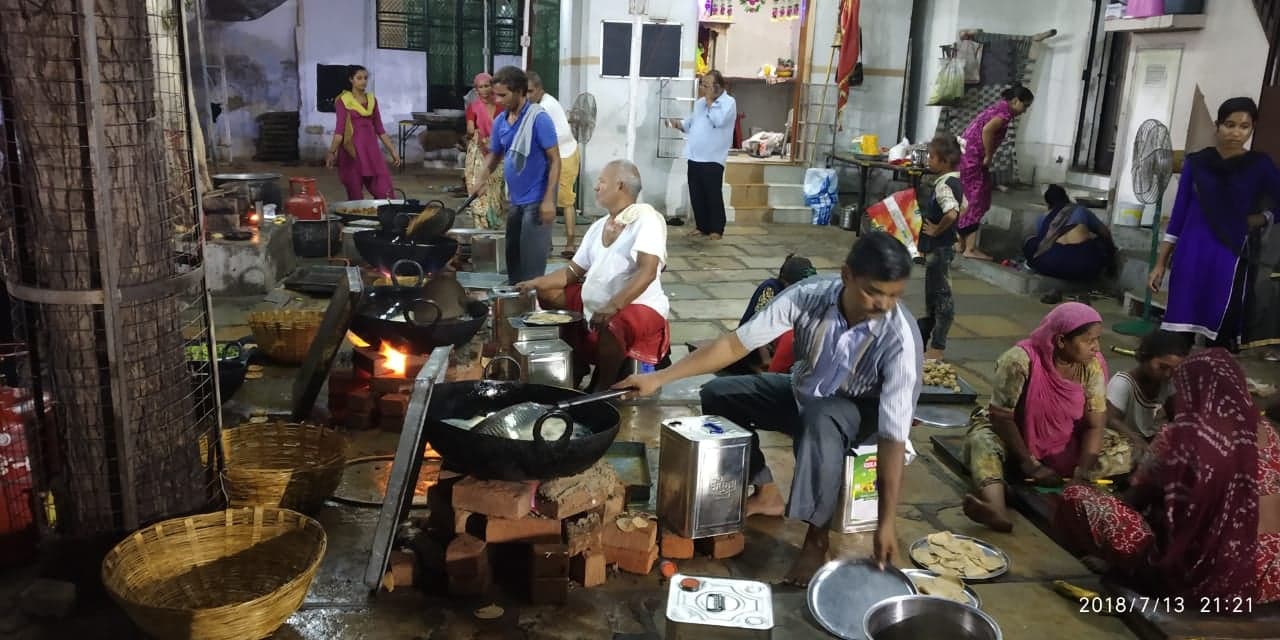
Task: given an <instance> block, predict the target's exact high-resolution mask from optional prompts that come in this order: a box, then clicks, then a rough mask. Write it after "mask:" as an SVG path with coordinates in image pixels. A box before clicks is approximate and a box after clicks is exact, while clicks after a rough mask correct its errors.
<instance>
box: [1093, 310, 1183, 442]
mask: <svg viewBox="0 0 1280 640" xmlns="http://www.w3.org/2000/svg"><path fill="white" fill-rule="evenodd" d="M1189 353H1191V344H1190V343H1189V342H1188V341H1187V339H1186V337H1185V336H1182V335H1179V334H1176V333H1172V332H1169V331H1153V332H1151V333H1148V334H1147V335H1146V336H1144V337H1143V338H1142V342H1141V343H1139V344H1138V351H1137V353H1135V354H1134V357H1135V358H1136V359H1137V360H1138V366H1136V367H1134V368H1132V369H1130V370H1128V371H1121V372H1120V373H1117V374H1116V375H1114V376H1112V377H1111V382H1108V383H1107V426H1109V427H1111V428H1112V429H1115V430H1116V431H1118V432H1119V433H1120V434H1121V435H1123V436H1125V437H1127V438H1129V442H1130V443H1131V444H1132V445H1133V450H1134V453H1135V454H1139V453H1141V452H1143V451H1145V450H1146V448H1147V443H1148V442H1150V441H1151V439H1152V438H1154V437H1155V435H1156V433H1157V432H1159V431H1160V427H1161V425H1163V424H1164V422H1165V417H1164V415H1165V410H1164V405H1165V402H1166V401H1168V400H1169V397H1170V396H1172V395H1173V388H1172V387H1171V386H1170V385H1169V380H1170V379H1171V378H1173V371H1174V370H1175V369H1177V368H1178V365H1179V364H1182V359H1183V358H1186V357H1187V354H1189ZM1135 457H1137V455H1135Z"/></svg>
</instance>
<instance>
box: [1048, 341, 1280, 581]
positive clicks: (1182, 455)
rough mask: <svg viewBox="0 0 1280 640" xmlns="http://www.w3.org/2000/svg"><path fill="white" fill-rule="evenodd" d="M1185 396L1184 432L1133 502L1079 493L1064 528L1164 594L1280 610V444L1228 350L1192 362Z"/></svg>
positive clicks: (1182, 386) (1062, 515)
mask: <svg viewBox="0 0 1280 640" xmlns="http://www.w3.org/2000/svg"><path fill="white" fill-rule="evenodd" d="M1173 386H1174V396H1173V409H1174V419H1173V422H1171V423H1170V424H1169V425H1167V426H1165V427H1164V429H1162V430H1161V431H1160V433H1159V434H1158V435H1156V438H1155V440H1154V441H1152V443H1151V448H1150V449H1149V451H1148V452H1147V455H1146V456H1145V457H1144V458H1143V460H1142V462H1141V463H1140V464H1139V465H1138V469H1137V470H1136V471H1134V473H1133V475H1132V476H1131V477H1130V480H1129V489H1128V490H1127V491H1126V492H1125V493H1124V495H1123V497H1122V498H1120V499H1118V498H1116V497H1113V496H1111V495H1108V494H1106V493H1103V492H1101V491H1099V490H1097V489H1095V488H1093V487H1090V486H1085V485H1080V486H1072V487H1068V488H1067V489H1066V490H1065V491H1063V494H1062V499H1063V502H1062V506H1061V507H1059V509H1058V514H1057V516H1056V522H1057V526H1058V527H1059V529H1060V530H1061V531H1062V532H1063V533H1065V534H1066V535H1067V537H1068V539H1069V540H1071V541H1072V542H1073V543H1074V544H1075V545H1077V546H1078V547H1080V548H1079V549H1077V551H1083V552H1085V553H1087V554H1089V555H1092V556H1094V557H1095V558H1099V559H1101V560H1103V561H1104V562H1106V563H1107V564H1109V565H1110V567H1111V568H1112V569H1113V570H1115V571H1117V572H1118V573H1120V574H1122V575H1124V576H1126V577H1128V578H1130V579H1132V580H1133V581H1134V583H1135V585H1134V586H1137V587H1139V588H1141V589H1144V590H1146V591H1148V592H1150V593H1151V594H1152V595H1157V594H1158V595H1159V596H1169V597H1182V598H1189V599H1191V598H1195V599H1198V598H1241V599H1245V598H1247V599H1251V600H1252V601H1253V602H1255V603H1262V602H1274V601H1277V600H1280V438H1277V436H1276V431H1275V428H1274V427H1273V426H1272V425H1271V423H1269V422H1268V421H1267V420H1266V419H1265V418H1263V417H1262V415H1261V414H1260V412H1259V411H1258V407H1257V406H1256V405H1254V403H1253V399H1252V398H1251V397H1250V395H1249V392H1248V390H1247V388H1246V384H1245V376H1244V371H1243V370H1241V368H1240V365H1239V364H1237V363H1236V361H1235V360H1234V359H1233V358H1232V357H1231V355H1230V354H1229V353H1227V351H1226V350H1224V349H1207V350H1205V351H1201V352H1199V353H1196V354H1195V355H1193V356H1191V357H1189V358H1187V359H1186V360H1185V361H1184V362H1183V363H1182V365H1181V366H1180V367H1178V370H1177V371H1176V372H1175V373H1174V376H1173ZM1144 515H1145V517H1144ZM1195 604H1197V605H1198V604H1199V601H1198V600H1197V601H1196V603H1195ZM1188 605H1189V606H1190V605H1191V603H1188Z"/></svg>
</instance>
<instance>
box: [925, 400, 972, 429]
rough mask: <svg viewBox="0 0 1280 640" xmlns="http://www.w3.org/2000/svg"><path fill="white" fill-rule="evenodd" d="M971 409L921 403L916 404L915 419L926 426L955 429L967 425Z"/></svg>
mask: <svg viewBox="0 0 1280 640" xmlns="http://www.w3.org/2000/svg"><path fill="white" fill-rule="evenodd" d="M972 413H973V410H971V409H969V408H967V407H958V406H955V405H950V406H948V405H937V404H921V405H917V406H916V414H915V419H916V420H917V421H918V422H919V423H920V424H923V425H925V426H927V427H938V428H940V429H956V428H959V427H966V426H968V425H969V415H970V414H972Z"/></svg>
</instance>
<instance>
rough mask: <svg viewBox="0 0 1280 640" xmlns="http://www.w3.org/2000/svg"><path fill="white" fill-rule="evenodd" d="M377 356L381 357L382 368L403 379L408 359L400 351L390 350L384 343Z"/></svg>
mask: <svg viewBox="0 0 1280 640" xmlns="http://www.w3.org/2000/svg"><path fill="white" fill-rule="evenodd" d="M378 355H380V356H382V366H383V367H385V368H386V370H387V371H390V372H392V373H394V374H396V375H398V376H401V377H403V376H404V373H405V371H406V370H407V369H408V357H407V356H406V355H405V354H404V353H403V352H400V351H396V350H395V349H393V348H391V346H390V345H388V344H387V343H386V342H383V343H382V348H381V349H379V350H378Z"/></svg>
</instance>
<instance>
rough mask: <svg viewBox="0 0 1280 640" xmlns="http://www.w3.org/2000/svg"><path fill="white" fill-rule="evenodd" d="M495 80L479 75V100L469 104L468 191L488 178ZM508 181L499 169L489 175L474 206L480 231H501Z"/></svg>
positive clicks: (472, 209) (477, 81)
mask: <svg viewBox="0 0 1280 640" xmlns="http://www.w3.org/2000/svg"><path fill="white" fill-rule="evenodd" d="M492 82H493V78H492V77H491V76H490V75H489V74H487V73H477V74H476V77H475V80H474V81H473V85H474V87H475V90H476V99H475V100H474V101H473V102H472V103H471V104H469V105H467V140H468V141H467V167H466V170H465V173H464V177H465V179H466V181H467V191H468V192H470V191H472V190H473V189H472V187H473V186H475V183H476V180H479V179H480V176H482V175H484V168H485V166H486V165H487V164H488V162H489V136H490V135H492V134H493V119H494V118H495V117H496V116H497V114H498V111H499V109H498V104H497V102H495V101H494V97H493V85H492ZM504 193H506V181H505V180H504V179H503V176H502V167H501V166H499V167H498V168H497V169H494V170H493V171H492V172H491V173H490V174H489V181H488V183H487V186H486V187H485V189H484V191H482V192H481V195H480V196H479V197H477V198H476V200H475V202H473V203H471V212H472V216H474V218H475V222H476V227H477V228H479V229H497V228H499V227H501V226H502V221H503V219H504V217H505V215H506V214H505V213H504V210H505V208H506V203H505V202H503V201H504V200H505V198H504V197H503V194H504Z"/></svg>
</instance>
